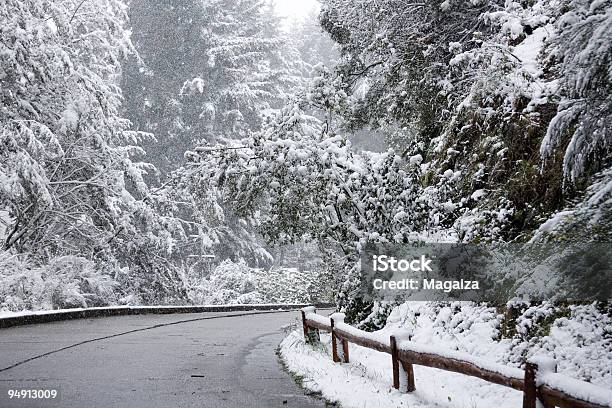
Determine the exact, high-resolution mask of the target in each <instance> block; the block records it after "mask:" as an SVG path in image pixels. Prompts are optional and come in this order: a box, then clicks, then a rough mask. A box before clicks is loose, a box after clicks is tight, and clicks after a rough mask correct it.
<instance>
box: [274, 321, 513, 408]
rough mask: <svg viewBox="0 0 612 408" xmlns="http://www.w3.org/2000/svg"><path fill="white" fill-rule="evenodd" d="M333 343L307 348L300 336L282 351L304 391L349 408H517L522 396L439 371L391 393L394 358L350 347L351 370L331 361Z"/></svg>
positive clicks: (325, 340)
mask: <svg viewBox="0 0 612 408" xmlns="http://www.w3.org/2000/svg"><path fill="white" fill-rule="evenodd" d="M330 343H331V339H330V336H329V335H327V334H323V333H322V334H321V344H320V345H318V346H314V347H313V346H311V345H307V344H305V343H304V340H303V338H302V336H301V334H300V333H299V332H298V331H294V332H292V333H291V334H290V335H289V336H288V337H287V338H286V339H285V340H283V342H282V343H281V345H280V354H281V357H282V359H283V361H284V362H285V365H286V366H287V368H288V370H289V371H290V372H292V373H293V374H294V375H297V376H300V377H303V386H304V387H305V388H307V389H308V390H310V391H313V392H317V393H321V394H322V396H323V397H324V398H325V399H327V400H330V401H334V402H338V403H340V404H341V405H342V407H344V408H352V407H355V408H370V407H372V408H374V407H376V408H378V407H385V408H394V407H411V408H413V407H414V408H419V407H422V408H425V407H449V408H450V407H465V408H478V407H483V408H484V407H493V406H494V407H496V408H505V407H508V408H509V407H517V406H520V405H521V402H522V393H520V392H518V391H515V390H513V389H510V388H506V387H502V386H499V385H496V384H490V383H487V382H485V381H483V380H480V379H477V378H472V377H468V376H464V375H461V374H456V373H450V372H445V371H441V370H437V369H434V368H428V367H421V366H415V367H414V372H415V383H416V388H417V390H416V391H415V392H414V393H411V394H403V393H400V392H399V391H397V390H395V389H393V387H392V370H391V357H390V356H389V355H388V354H385V353H380V352H377V351H374V350H369V349H366V348H363V347H360V346H357V345H354V344H350V346H349V347H350V359H351V362H350V363H349V364H336V363H333V362H332V360H331V352H330V350H331V344H330Z"/></svg>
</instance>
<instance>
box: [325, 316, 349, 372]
mask: <svg viewBox="0 0 612 408" xmlns="http://www.w3.org/2000/svg"><path fill="white" fill-rule="evenodd" d="M344 318H345V315H344V313H334V314H332V315H331V316H330V317H329V320H330V323H331V331H332V357H333V359H334V362H336V363H340V362H342V363H348V362H349V346H348V340H346V339H343V338H341V337H340V336H338V335H337V334H336V330H335V328H336V324H337V323H344ZM338 342H340V344H338Z"/></svg>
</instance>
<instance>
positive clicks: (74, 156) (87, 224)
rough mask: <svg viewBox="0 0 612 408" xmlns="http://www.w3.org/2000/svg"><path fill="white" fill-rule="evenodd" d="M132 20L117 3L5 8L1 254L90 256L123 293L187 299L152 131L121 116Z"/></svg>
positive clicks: (177, 231)
mask: <svg viewBox="0 0 612 408" xmlns="http://www.w3.org/2000/svg"><path fill="white" fill-rule="evenodd" d="M126 18H127V15H126V6H125V5H124V4H123V3H122V2H120V1H116V0H104V1H99V2H80V1H76V0H74V1H72V0H65V1H26V2H23V1H12V0H11V1H6V2H3V3H2V5H1V6H0V19H1V20H2V21H3V27H2V28H1V30H0V39H1V41H0V47H1V48H2V51H1V52H2V54H3V55H4V56H5V58H3V59H2V61H1V62H0V81H1V82H2V86H1V90H0V99H1V100H2V109H1V110H0V193H1V194H0V210H2V211H3V212H5V213H6V214H7V216H6V217H3V222H4V223H5V224H7V225H5V227H4V228H3V229H4V230H5V231H6V232H5V236H4V237H3V239H4V243H3V249H4V250H5V251H11V252H17V253H20V254H25V255H27V256H29V257H31V258H32V260H33V261H34V262H36V263H37V264H44V263H46V262H49V261H50V260H52V259H54V258H56V257H60V256H66V255H71V256H78V257H82V258H85V259H88V260H91V261H95V262H99V266H100V271H101V273H107V274H110V275H111V276H112V278H113V279H115V280H118V281H121V280H125V285H124V286H123V288H124V289H126V290H130V288H131V289H133V290H134V291H137V292H138V291H140V290H143V291H145V292H146V291H147V289H146V287H147V286H151V285H154V286H157V287H156V291H157V292H156V294H153V292H155V291H153V290H151V291H150V292H149V293H150V296H151V298H150V299H147V300H149V301H155V300H160V299H162V298H164V297H165V296H170V297H178V298H180V297H181V296H184V293H182V292H181V291H182V289H181V286H182V282H181V279H180V276H179V275H180V273H179V270H178V269H177V268H174V267H172V265H171V264H170V262H169V261H168V256H169V255H170V254H171V253H172V247H173V243H174V241H175V238H177V237H180V235H181V234H182V233H183V231H182V228H181V226H180V224H179V223H177V222H176V221H175V220H174V218H173V217H172V216H164V215H160V214H159V213H158V212H157V211H156V209H155V201H156V198H155V197H154V195H153V194H152V193H151V191H149V189H148V187H147V185H146V183H145V182H144V179H143V177H144V175H145V174H146V173H147V172H148V171H150V169H151V166H150V165H147V164H145V163H142V162H140V161H138V157H139V156H140V154H141V153H142V150H141V149H140V148H139V147H137V145H138V143H139V142H140V141H141V140H142V138H144V137H146V135H144V134H141V133H138V132H134V131H131V130H130V127H129V122H128V121H127V120H126V119H124V118H122V117H121V115H120V113H119V110H120V102H121V91H120V89H119V87H118V85H117V83H118V76H119V74H120V61H121V59H123V58H124V57H125V56H126V55H127V54H128V53H130V52H132V50H133V48H132V45H131V43H130V40H129V35H128V32H127V31H126V30H125V29H124V24H125V21H126ZM151 252H154V253H156V255H155V256H151ZM125 266H127V269H124V268H123V267H125ZM88 268H89V267H88ZM145 297H146V296H145Z"/></svg>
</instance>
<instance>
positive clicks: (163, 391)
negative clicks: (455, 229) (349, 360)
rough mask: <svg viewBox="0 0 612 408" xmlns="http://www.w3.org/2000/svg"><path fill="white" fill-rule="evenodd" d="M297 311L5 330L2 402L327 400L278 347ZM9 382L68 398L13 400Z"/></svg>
mask: <svg viewBox="0 0 612 408" xmlns="http://www.w3.org/2000/svg"><path fill="white" fill-rule="evenodd" d="M246 313H248V312H246ZM297 314H298V313H297V312H296V311H292V312H273V313H265V314H252V313H249V314H248V315H245V312H233V313H232V312H229V313H228V312H223V313H205V314H184V315H148V316H125V317H109V318H98V319H87V320H78V321H65V322H58V323H52V324H44V325H33V326H24V327H14V328H9V329H3V330H0V392H1V393H2V394H0V407H2V408H11V407H27V408H33V407H62V408H93V407H104V408H111V407H135V408H137V407H147V408H150V407H163V408H171V407H181V408H184V407H199V408H207V407H214V408H224V407H240V408H249V407H261V408H274V407H323V406H325V404H324V403H323V402H321V401H319V400H315V399H313V398H311V397H308V396H305V395H304V393H303V392H302V390H301V389H300V388H299V387H298V386H297V385H295V383H294V381H293V380H292V379H291V377H290V376H289V375H288V374H287V373H285V372H284V371H283V370H282V368H281V367H280V365H279V363H278V359H277V356H276V354H275V351H276V347H277V345H278V343H279V342H280V340H281V339H282V338H283V336H284V333H283V331H282V327H283V326H285V325H287V324H289V323H291V322H293V321H295V319H296V317H297ZM193 319H198V320H193ZM188 320H192V321H188ZM157 325H161V326H158V327H153V326H157ZM9 389H17V390H21V389H57V390H58V391H59V393H60V398H59V400H55V401H41V400H39V401H34V400H28V401H24V400H22V401H16V400H9V399H8V396H7V395H8V394H7V393H8V390H9Z"/></svg>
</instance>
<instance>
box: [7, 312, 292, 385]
mask: <svg viewBox="0 0 612 408" xmlns="http://www.w3.org/2000/svg"><path fill="white" fill-rule="evenodd" d="M290 311H291V310H283V311H277V310H274V311H258V312H249V313H237V314H226V315H219V316H207V317H198V318H194V319H185V320H179V321H176V322H170V323H161V324H156V325H153V326H149V327H143V328H140V329H134V330H128V331H124V332H121V333H115V334H111V335H108V336H102V337H96V338H94V339H88V340H83V341H80V342H78V343H74V344H71V345H69V346H65V347H61V348H58V349H56V350H52V351H48V352H46V353H43V354H39V355H37V356H34V357H30V358H27V359H25V360H22V361H18V362H16V363H14V364H11V365H10V366H8V367H4V368H0V373H1V372H4V371H8V370H10V369H11V368H15V367H18V366H20V365H22V364H26V363H29V362H30V361H34V360H38V359H39V358H43V357H47V356H50V355H51V354H55V353H59V352H61V351H65V350H68V349H71V348H74V347H78V346H82V345H83V344H87V343H93V342H94V341H100V340H107V339H112V338H114V337H119V336H125V335H126V334H131V333H137V332H141V331H146V330H152V329H158V328H160V327H166V326H174V325H177V324H182V323H191V322H197V321H199V320H210V319H222V318H227V317H240V316H247V315H258V314H269V313H286V312H290Z"/></svg>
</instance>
